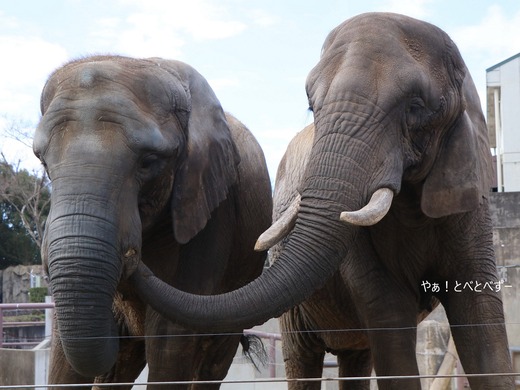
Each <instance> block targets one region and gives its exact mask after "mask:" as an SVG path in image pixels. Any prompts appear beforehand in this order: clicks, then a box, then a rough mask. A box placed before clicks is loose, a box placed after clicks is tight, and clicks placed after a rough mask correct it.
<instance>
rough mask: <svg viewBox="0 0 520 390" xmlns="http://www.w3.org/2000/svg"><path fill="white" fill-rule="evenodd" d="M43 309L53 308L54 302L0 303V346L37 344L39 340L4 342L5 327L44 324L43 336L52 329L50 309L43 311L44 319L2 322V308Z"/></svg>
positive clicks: (6, 309)
mask: <svg viewBox="0 0 520 390" xmlns="http://www.w3.org/2000/svg"><path fill="white" fill-rule="evenodd" d="M43 309H54V303H52V302H47V303H0V348H5V347H16V346H27V345H33V346H34V345H37V344H39V341H34V342H33V341H21V342H5V341H4V329H5V328H18V327H22V326H38V325H44V326H45V337H48V336H49V335H50V334H51V329H52V322H51V321H52V315H51V313H50V310H47V311H46V313H45V321H11V322H4V310H5V311H8V310H43Z"/></svg>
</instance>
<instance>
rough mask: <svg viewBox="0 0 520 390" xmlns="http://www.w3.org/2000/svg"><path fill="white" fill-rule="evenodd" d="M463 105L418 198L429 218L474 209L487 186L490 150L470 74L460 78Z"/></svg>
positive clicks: (488, 187)
mask: <svg viewBox="0 0 520 390" xmlns="http://www.w3.org/2000/svg"><path fill="white" fill-rule="evenodd" d="M464 84H465V86H464V90H465V92H466V93H465V97H466V102H467V108H466V110H465V111H464V112H463V113H462V115H461V116H460V118H459V119H458V120H457V122H456V123H455V124H454V125H453V127H452V128H451V129H450V130H449V131H448V133H447V138H446V139H445V141H444V145H443V146H442V148H441V150H440V153H439V155H438V156H437V159H436V161H435V163H434V166H433V168H432V170H431V172H430V174H429V175H428V177H427V179H426V181H425V183H424V186H423V193H422V198H421V208H422V210H423V212H424V213H425V214H426V215H427V216H429V217H432V218H439V217H443V216H447V215H451V214H456V213H462V212H467V211H471V210H475V209H476V208H477V207H478V206H479V205H480V204H481V202H482V198H483V197H484V198H485V197H487V196H488V193H489V191H490V189H491V174H492V164H491V153H490V149H489V143H488V142H489V141H488V135H487V127H486V122H485V120H484V116H483V114H482V111H481V108H480V102H479V99H478V95H477V92H476V90H475V88H474V85H473V82H472V81H471V78H470V77H469V76H468V77H467V79H466V80H465V82H464Z"/></svg>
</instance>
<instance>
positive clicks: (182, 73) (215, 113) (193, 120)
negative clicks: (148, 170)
mask: <svg viewBox="0 0 520 390" xmlns="http://www.w3.org/2000/svg"><path fill="white" fill-rule="evenodd" d="M158 61H159V60H158ZM161 66H163V67H167V68H169V70H170V72H173V73H175V74H177V75H178V77H179V78H180V81H181V83H182V84H183V85H184V88H185V89H186V93H187V95H188V99H189V101H190V106H191V107H190V112H189V118H188V122H187V129H186V137H187V148H186V152H185V154H184V157H183V158H182V159H181V161H180V166H179V167H178V169H177V172H176V176H175V181H174V185H173V193H172V198H171V199H172V200H171V201H172V207H171V210H172V220H173V231H174V234H175V238H176V240H177V241H178V242H179V243H181V244H185V243H187V242H188V241H190V240H191V239H192V238H193V237H194V236H195V235H196V234H197V233H198V232H200V231H201V230H202V229H203V228H204V226H206V223H207V221H208V220H209V218H210V217H211V212H212V211H213V210H214V209H215V208H216V207H217V206H218V205H219V204H220V202H222V201H223V200H224V199H226V197H227V195H228V192H229V189H230V187H231V186H232V185H233V184H234V183H235V182H236V180H237V165H238V163H239V161H240V158H239V155H238V152H237V149H236V147H235V143H234V142H233V139H232V137H231V131H230V129H229V127H228V123H227V121H226V117H225V114H224V111H223V110H222V107H221V105H220V102H219V101H218V99H217V97H216V95H215V93H214V92H213V90H212V89H211V87H210V86H209V84H208V82H207V81H206V79H204V77H202V75H200V74H199V73H198V72H197V71H196V70H195V69H193V68H192V67H190V66H189V65H187V64H184V63H182V62H179V61H165V60H163V61H161Z"/></svg>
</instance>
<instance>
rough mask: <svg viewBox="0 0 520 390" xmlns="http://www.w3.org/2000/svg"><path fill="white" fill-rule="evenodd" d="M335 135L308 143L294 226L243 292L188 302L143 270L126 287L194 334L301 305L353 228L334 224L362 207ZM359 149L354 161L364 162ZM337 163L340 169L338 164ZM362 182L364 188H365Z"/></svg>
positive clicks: (361, 194) (362, 195)
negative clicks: (309, 150)
mask: <svg viewBox="0 0 520 390" xmlns="http://www.w3.org/2000/svg"><path fill="white" fill-rule="evenodd" d="M351 141H352V140H351V139H350V140H340V139H338V135H337V134H335V135H328V136H322V137H321V138H320V139H318V140H316V141H315V144H314V147H313V150H312V154H311V157H310V160H309V163H308V167H309V168H308V170H307V175H306V179H305V182H304V183H303V186H302V187H303V188H304V190H303V191H302V194H301V203H300V208H299V213H298V218H297V221H296V225H295V227H294V230H293V231H292V234H291V236H290V239H289V240H288V242H287V244H286V245H285V249H284V251H283V252H282V254H281V255H280V258H279V259H278V260H277V261H276V262H275V263H274V264H273V265H272V266H271V267H270V268H269V269H267V270H266V271H265V272H264V273H263V274H262V275H261V276H260V277H259V278H257V279H255V280H254V281H252V282H251V283H249V284H248V285H246V286H244V287H242V288H240V289H238V290H235V291H232V292H229V293H226V294H222V295H216V296H194V295H191V294H187V293H185V292H182V291H179V290H177V289H175V288H173V287H171V286H168V285H167V284H165V283H163V282H162V281H161V280H160V279H158V278H156V277H155V276H154V275H153V274H152V273H151V272H150V271H149V270H148V269H147V268H146V266H144V265H143V264H140V265H139V267H138V271H137V272H136V273H134V275H133V280H134V282H135V285H136V287H137V290H138V291H139V293H140V295H141V297H142V298H143V300H145V301H146V302H147V303H149V304H150V305H151V306H152V307H154V309H156V310H157V311H159V312H160V313H161V314H162V315H164V316H165V317H168V318H170V319H172V320H174V321H178V322H180V323H182V324H183V325H185V326H189V327H192V328H194V329H198V330H201V331H229V330H232V329H240V328H245V327H251V326H254V325H258V324H261V323H263V322H264V321H266V320H267V319H269V318H272V317H276V316H279V315H281V314H282V313H283V312H285V311H286V310H288V309H289V308H291V307H293V306H294V305H296V304H299V303H300V302H302V301H303V300H305V299H307V298H308V297H309V296H310V295H311V294H312V293H313V292H314V291H316V289H318V288H320V287H322V286H323V285H324V284H325V283H326V282H327V280H328V279H329V278H330V277H331V276H332V275H333V274H334V272H336V270H337V269H338V268H339V264H340V263H341V262H342V261H343V260H344V259H345V257H346V254H347V250H348V248H349V247H351V246H352V241H353V239H354V238H355V235H356V232H357V229H359V227H356V226H352V225H348V224H345V223H344V222H342V221H340V214H341V213H342V212H343V211H351V210H357V209H359V208H361V207H362V206H363V205H364V204H365V203H366V202H367V201H368V199H367V197H368V195H367V192H368V191H369V190H371V189H367V186H372V183H367V184H365V183H364V180H366V178H367V175H366V173H365V174H360V175H359V176H355V175H356V174H355V175H354V178H358V179H356V180H354V181H351V180H349V181H346V180H345V179H343V178H344V177H348V175H346V174H345V169H350V168H349V167H352V165H355V166H356V168H358V169H359V168H360V167H362V164H357V165H356V164H352V161H353V160H354V159H355V158H361V157H359V156H353V155H349V156H348V157H345V153H344V150H343V153H339V150H338V148H346V147H347V146H346V144H345V143H346V142H351ZM368 147H369V146H367V145H366V144H363V143H360V145H359V148H358V149H357V150H356V153H359V154H360V156H363V155H365V156H366V155H368V153H369V151H368V150H367V148H368ZM338 159H340V160H341V161H338ZM366 181H367V182H368V180H366Z"/></svg>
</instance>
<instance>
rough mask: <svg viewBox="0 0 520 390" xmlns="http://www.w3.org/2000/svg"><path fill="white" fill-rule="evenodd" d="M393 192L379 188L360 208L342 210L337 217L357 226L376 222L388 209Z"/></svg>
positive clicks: (370, 224)
mask: <svg viewBox="0 0 520 390" xmlns="http://www.w3.org/2000/svg"><path fill="white" fill-rule="evenodd" d="M393 197H394V192H393V191H392V190H391V189H389V188H380V189H378V190H377V191H376V192H374V194H373V195H372V197H371V198H370V201H369V202H368V204H367V205H366V206H365V207H363V208H362V209H361V210H357V211H343V212H342V213H341V215H340V217H339V219H340V220H341V221H343V222H347V223H350V224H352V225H357V226H372V225H375V224H376V223H378V222H379V221H380V220H381V219H383V217H384V216H385V215H386V213H388V210H390V206H391V205H392V199H393Z"/></svg>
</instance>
